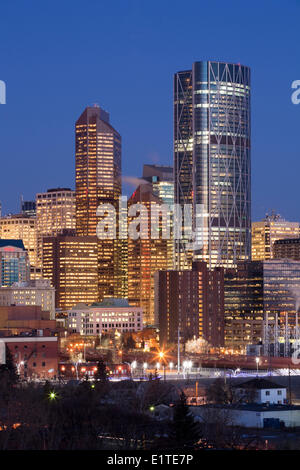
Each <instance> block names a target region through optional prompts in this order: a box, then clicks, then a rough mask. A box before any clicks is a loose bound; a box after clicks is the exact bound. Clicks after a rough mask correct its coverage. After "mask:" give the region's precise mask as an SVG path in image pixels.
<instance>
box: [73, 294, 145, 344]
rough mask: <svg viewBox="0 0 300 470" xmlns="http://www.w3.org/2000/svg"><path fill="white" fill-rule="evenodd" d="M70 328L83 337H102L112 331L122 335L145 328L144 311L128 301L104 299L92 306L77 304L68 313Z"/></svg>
mask: <svg viewBox="0 0 300 470" xmlns="http://www.w3.org/2000/svg"><path fill="white" fill-rule="evenodd" d="M68 328H69V330H71V332H72V333H80V334H81V335H100V334H102V333H106V332H108V331H110V330H117V331H119V332H120V333H125V332H127V331H140V330H142V328H143V310H142V308H141V307H132V306H131V305H129V303H128V300H127V299H115V298H110V299H104V300H103V301H102V302H100V303H93V304H91V305H86V304H77V305H75V306H74V307H73V308H72V309H71V310H69V311H68Z"/></svg>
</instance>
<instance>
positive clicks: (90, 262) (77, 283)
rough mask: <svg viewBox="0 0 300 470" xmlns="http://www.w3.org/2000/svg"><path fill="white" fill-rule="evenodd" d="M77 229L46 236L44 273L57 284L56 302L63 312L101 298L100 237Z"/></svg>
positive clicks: (46, 277) (44, 239)
mask: <svg viewBox="0 0 300 470" xmlns="http://www.w3.org/2000/svg"><path fill="white" fill-rule="evenodd" d="M74 233H75V232H74V231H73V232H72V231H71V232H69V234H68V232H67V233H63V234H61V235H57V236H56V237H44V238H43V258H42V261H43V277H44V278H45V279H49V280H50V282H51V284H52V286H53V287H54V288H55V292H56V295H55V306H56V308H59V309H61V310H62V311H63V312H66V311H67V310H68V309H70V308H72V307H73V306H74V305H76V304H77V303H78V302H84V303H91V302H96V301H97V300H98V250H97V237H90V236H82V237H77V236H75V235H74Z"/></svg>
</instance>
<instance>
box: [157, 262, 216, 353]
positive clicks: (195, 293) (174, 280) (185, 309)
mask: <svg viewBox="0 0 300 470" xmlns="http://www.w3.org/2000/svg"><path fill="white" fill-rule="evenodd" d="M155 314H156V315H155V316H156V323H157V324H158V325H159V331H160V343H161V344H162V345H163V344H166V343H176V342H177V340H178V330H180V337H181V340H182V341H184V342H186V341H188V340H189V339H191V338H193V337H194V336H195V337H196V338H204V339H205V340H206V341H208V343H209V344H210V345H212V346H215V347H221V346H223V345H224V269H223V268H215V269H213V270H209V269H208V268H207V266H206V263H205V262H201V261H198V262H194V263H193V266H192V269H191V270H183V271H175V270H170V271H159V272H157V273H155Z"/></svg>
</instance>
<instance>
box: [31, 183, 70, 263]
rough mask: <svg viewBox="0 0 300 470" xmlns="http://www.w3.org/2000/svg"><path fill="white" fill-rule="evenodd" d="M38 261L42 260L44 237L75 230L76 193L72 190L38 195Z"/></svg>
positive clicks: (49, 190) (57, 190) (57, 189)
mask: <svg viewBox="0 0 300 470" xmlns="http://www.w3.org/2000/svg"><path fill="white" fill-rule="evenodd" d="M36 228H37V249H38V260H39V263H41V260H42V246H43V237H53V236H55V235H57V234H59V233H62V231H63V230H65V229H67V230H72V229H75V191H72V190H71V189H70V188H55V189H48V191H47V192H45V193H38V194H37V195H36Z"/></svg>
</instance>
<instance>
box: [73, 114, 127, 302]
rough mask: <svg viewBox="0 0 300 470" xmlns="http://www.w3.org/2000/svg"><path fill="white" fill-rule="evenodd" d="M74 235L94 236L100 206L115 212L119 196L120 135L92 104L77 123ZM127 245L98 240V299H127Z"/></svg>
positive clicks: (104, 115)
mask: <svg viewBox="0 0 300 470" xmlns="http://www.w3.org/2000/svg"><path fill="white" fill-rule="evenodd" d="M75 139H76V144H75V145H76V233H77V235H78V236H87V235H89V236H95V235H96V227H97V223H98V222H99V220H100V217H97V215H96V212H97V208H98V206H100V205H101V204H111V205H113V206H114V207H115V209H116V211H117V213H118V207H119V206H118V205H119V197H120V195H121V136H120V134H119V133H118V132H117V131H116V130H115V129H114V128H113V127H112V126H111V124H110V122H109V114H108V113H107V112H105V111H104V110H103V109H101V108H100V107H99V106H97V105H95V106H93V107H87V108H86V109H85V110H84V112H83V113H82V114H81V116H80V117H79V119H78V120H77V121H76V137H75ZM126 261H127V257H126V243H125V241H123V240H119V239H118V230H117V234H116V238H114V239H105V240H101V239H98V269H99V300H100V301H101V300H103V298H104V297H112V296H114V297H126V294H127V282H126V280H127V276H126Z"/></svg>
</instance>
